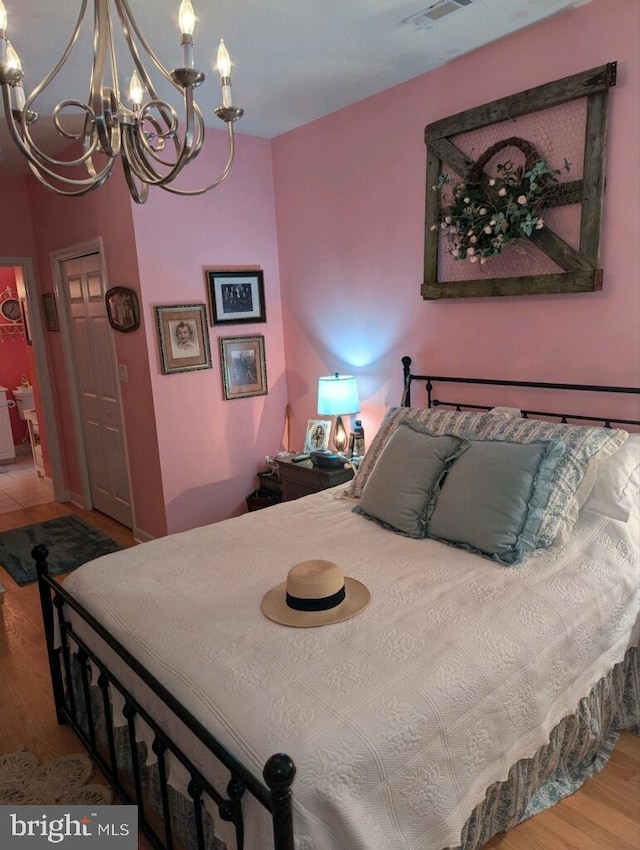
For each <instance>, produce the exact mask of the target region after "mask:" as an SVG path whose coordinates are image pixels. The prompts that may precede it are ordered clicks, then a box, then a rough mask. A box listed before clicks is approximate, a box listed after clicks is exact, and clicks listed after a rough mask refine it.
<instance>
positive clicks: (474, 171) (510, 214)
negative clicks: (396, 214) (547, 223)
mask: <svg viewBox="0 0 640 850" xmlns="http://www.w3.org/2000/svg"><path fill="white" fill-rule="evenodd" d="M509 147H515V148H518V149H519V150H520V151H521V152H522V153H523V154H524V157H525V159H524V164H523V165H515V164H514V162H513V160H506V161H505V162H502V163H498V165H497V166H496V176H495V177H488V176H487V175H486V174H483V169H484V167H485V166H486V165H487V163H488V162H489V161H490V160H491V159H492V158H493V157H494V156H495V155H496V154H497V153H498V152H499V151H501V150H503V149H504V148H509ZM570 168H571V163H570V162H567V160H566V159H565V161H564V170H565V171H569V169H570ZM560 173H561V170H560V169H555V170H551V169H550V168H549V167H548V166H547V164H546V162H545V161H544V160H543V159H541V158H540V156H539V155H538V152H537V150H536V148H535V146H534V145H533V144H532V143H531V142H528V141H526V140H525V139H520V138H518V137H517V136H511V137H509V138H508V139H503V140H502V141H500V142H496V144H494V145H492V146H491V147H490V148H487V150H486V151H485V152H484V153H483V154H482V155H481V156H480V157H479V158H478V161H477V162H476V163H474V165H473V166H472V167H471V168H470V169H469V171H468V173H467V177H466V179H465V180H464V181H462V182H460V183H454V181H453V178H452V177H451V175H450V174H442V175H441V176H440V178H439V179H438V182H437V184H436V185H435V186H433V187H432V188H433V189H434V191H441V190H442V189H443V187H444V186H445V185H448V184H453V185H452V190H451V201H450V203H449V205H448V206H447V207H445V209H444V210H443V215H442V218H441V219H440V222H439V225H438V224H433V225H431V230H438V229H440V230H442V231H443V232H444V233H446V236H447V238H448V241H449V248H448V250H449V253H450V254H451V255H452V257H454V258H455V259H456V260H469V261H470V262H472V263H476V262H478V261H479V262H480V263H486V261H487V259H488V258H489V257H494V256H496V255H497V254H500V253H501V252H502V249H503V248H504V247H505V245H508V244H509V243H510V242H513V241H514V240H516V239H520V238H522V237H529V236H531V234H532V233H533V231H534V230H540V229H541V228H543V227H544V221H543V219H542V215H541V208H542V207H543V205H544V201H545V198H546V196H547V195H548V194H549V190H550V188H551V187H552V186H555V185H557V184H558V181H557V180H556V178H555V177H554V175H555V174H560Z"/></svg>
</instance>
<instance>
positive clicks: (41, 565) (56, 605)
mask: <svg viewBox="0 0 640 850" xmlns="http://www.w3.org/2000/svg"><path fill="white" fill-rule="evenodd" d="M402 367H403V377H404V381H403V384H404V392H403V397H402V405H403V406H406V407H409V406H410V405H411V385H412V383H413V382H414V381H418V382H421V381H423V382H425V385H426V391H427V403H428V407H436V406H447V407H454V408H455V409H457V410H461V409H463V408H464V409H476V410H489V409H490V407H489V406H488V405H487V406H485V405H476V404H467V403H465V402H449V401H440V400H439V399H436V398H434V397H433V384H434V382H437V383H447V384H482V385H487V386H494V387H528V388H542V389H553V390H581V391H590V392H599V393H601V392H607V393H630V394H640V388H637V387H609V386H597V385H596V386H593V385H581V384H562V383H560V384H553V383H543V382H539V381H505V380H493V379H484V378H457V377H450V376H449V377H448V376H444V377H439V376H434V375H431V376H429V375H417V374H412V372H411V358H410V357H408V356H406V357H403V358H402ZM522 413H523V415H524V416H533V415H536V416H555V417H558V418H560V419H561V421H562V422H566V421H567V420H569V419H578V420H583V421H587V422H599V423H604V425H605V426H606V427H611V423H615V424H619V425H633V426H640V419H614V418H610V417H606V418H605V417H597V416H582V415H579V414H563V413H547V412H544V411H534V410H523V411H522ZM48 554H49V553H48V550H47V548H46V546H43V545H38V546H36V547H35V548H34V550H33V552H32V555H33V557H34V559H35V561H36V567H37V572H38V584H39V590H40V602H41V606H42V614H43V621H44V629H45V638H46V645H47V652H48V658H49V667H50V672H51V681H52V686H53V696H54V702H55V710H56V716H57V719H58V722H59V723H61V724H64V723H69V724H70V725H71V727H72V728H73V729H74V731H75V733H76V734H77V735H78V737H79V738H80V740H81V741H82V743H83V744H84V746H85V747H86V748H87V749H88V750H89V752H90V753H91V755H92V757H93V758H94V759H95V760H96V762H97V764H98V765H99V766H100V768H101V770H102V771H103V772H104V774H105V775H106V776H107V778H108V779H109V781H110V782H111V784H112V786H113V788H114V790H115V792H116V793H117V794H118V796H119V797H120V798H121V799H122V800H123V802H125V803H130V804H135V805H137V806H138V812H139V824H140V827H141V829H142V830H143V832H144V833H145V835H146V836H147V837H148V838H149V840H150V841H151V843H152V844H153V846H154V847H156V848H164V850H174V847H175V846H176V844H177V839H176V836H175V835H174V830H173V828H172V817H171V813H170V804H169V783H168V775H167V765H166V758H167V753H171V754H173V755H174V756H175V757H176V758H177V759H178V760H179V761H180V762H181V764H182V765H183V766H184V767H185V768H186V769H187V771H188V772H189V775H190V777H191V781H190V783H189V786H188V793H189V796H190V798H191V804H192V807H193V820H194V822H195V833H196V844H197V848H198V850H207V845H206V830H205V813H204V803H203V795H204V794H206V795H208V796H209V797H210V799H211V800H212V801H213V802H214V803H215V805H216V806H217V810H218V813H219V816H220V818H221V819H222V820H224V821H227V822H230V823H231V824H232V826H233V829H234V830H235V840H236V846H237V850H243V848H244V821H243V812H242V800H243V797H244V795H245V792H248V793H249V794H251V795H252V796H253V797H254V798H255V799H256V800H257V801H258V802H259V803H260V804H261V805H262V806H263V807H264V808H265V809H266V811H267V812H268V813H269V814H270V815H271V818H272V823H273V838H274V847H275V850H293V847H294V843H293V822H292V784H293V781H294V777H295V772H296V769H295V766H294V764H293V761H292V760H291V758H289V756H287V755H285V754H283V753H278V754H275V755H273V756H271V758H269V759H268V760H267V762H266V764H265V766H264V770H263V778H264V781H265V783H266V784H263V783H262V782H260V781H259V780H258V779H257V778H256V777H255V776H254V775H253V773H251V772H250V771H249V770H248V769H247V768H246V767H245V766H244V765H243V764H242V763H241V762H240V761H238V759H237V758H236V757H235V756H234V755H233V754H232V753H231V752H229V750H228V749H227V748H226V747H225V746H224V745H223V744H222V743H221V742H220V741H218V740H217V739H216V738H215V737H214V736H213V735H212V734H211V733H210V732H209V731H208V730H207V729H206V728H205V727H204V726H203V725H202V724H201V723H200V722H199V721H198V720H197V718H195V717H194V716H193V715H192V714H191V713H190V712H189V711H188V710H187V709H186V708H184V706H183V705H182V704H181V703H180V702H179V701H178V700H177V699H176V698H175V697H174V696H173V695H172V694H171V693H170V692H169V691H168V690H167V689H166V688H165V687H164V686H163V685H162V684H161V683H160V682H159V681H158V680H157V679H156V678H155V677H154V676H153V675H152V674H151V673H150V672H149V671H148V670H147V669H146V668H145V667H144V666H143V665H142V664H140V662H139V661H137V660H136V658H135V657H134V656H133V655H131V653H130V652H129V651H128V650H127V649H126V648H125V647H124V646H122V644H120V643H119V642H118V641H117V640H116V639H115V638H114V637H112V635H110V634H109V633H108V631H107V630H106V629H105V628H104V626H102V625H101V624H100V623H99V622H98V621H97V620H96V619H95V617H93V616H92V615H91V614H90V613H89V612H88V611H87V610H86V609H85V608H84V607H83V606H82V605H80V604H79V603H78V602H77V601H76V600H75V599H74V598H73V596H72V595H71V594H69V593H68V592H67V591H65V590H64V588H63V586H62V585H61V584H60V583H59V582H57V581H55V579H53V578H51V577H50V576H49V573H48V564H47V557H48ZM66 606H68V607H69V608H70V609H72V610H73V611H74V612H75V614H76V615H77V616H79V617H80V618H81V619H82V620H83V621H84V622H85V623H86V624H87V625H88V626H89V628H90V629H91V631H92V632H93V633H94V634H96V635H98V637H99V638H100V639H101V640H102V641H104V643H105V644H106V645H107V646H108V647H110V649H111V650H112V651H114V652H115V653H116V654H117V655H118V656H119V658H121V659H122V660H123V661H124V662H125V664H126V665H127V666H128V668H129V669H130V670H132V671H133V672H134V673H135V675H136V676H137V677H138V678H139V679H140V680H141V681H142V682H143V683H144V684H145V685H146V686H147V687H148V688H149V689H150V690H151V691H152V692H153V693H154V694H155V695H156V696H157V697H158V698H159V699H160V700H161V701H162V703H164V705H165V706H167V707H168V708H169V709H170V710H171V711H172V712H173V714H174V715H175V716H176V717H177V718H178V719H179V720H180V721H181V722H182V723H183V725H184V727H185V728H186V729H187V730H188V731H189V732H190V733H192V734H193V735H195V736H196V738H197V739H198V740H199V741H200V742H201V743H202V744H204V746H205V747H206V748H207V751H208V753H209V754H210V755H211V757H212V758H213V759H215V760H217V761H218V762H219V763H220V764H222V765H223V766H224V767H225V768H226V770H227V771H228V774H229V781H228V783H227V786H226V791H225V792H224V793H221V792H220V791H219V790H218V789H216V788H215V787H213V785H212V784H211V783H210V782H209V781H208V780H207V779H206V778H205V777H204V776H203V775H202V773H201V771H200V770H199V769H198V768H197V767H196V766H195V765H194V764H193V763H192V761H191V760H190V759H189V758H188V757H187V756H186V755H185V754H184V753H183V752H182V751H181V750H180V749H179V747H178V746H177V745H176V744H175V742H173V741H172V740H171V739H170V738H169V737H168V735H167V734H166V732H165V731H164V730H163V729H162V728H161V726H160V725H159V724H158V723H157V722H156V721H155V720H154V719H153V718H152V717H151V715H150V714H149V713H148V711H147V710H146V709H145V708H144V707H143V706H142V705H140V703H139V701H138V700H137V699H136V698H135V697H134V696H133V695H132V694H131V693H130V691H129V690H128V689H127V688H126V687H125V686H124V685H123V684H122V682H120V681H119V680H118V679H117V677H116V676H115V675H114V674H113V673H112V672H111V671H110V670H109V669H108V668H107V666H106V664H105V662H104V661H102V660H101V659H100V658H99V657H98V655H96V653H95V652H94V651H93V650H92V649H91V647H90V646H89V645H88V644H87V642H86V641H85V640H84V639H83V638H82V636H80V635H79V634H78V633H77V631H76V630H75V629H74V627H73V625H72V623H71V622H70V621H69V619H68V618H67V616H66V615H65V609H66ZM56 628H57V631H58V632H59V635H56ZM70 642H73V643H74V644H75V646H76V647H77V650H72V648H71V646H70ZM72 656H75V661H73V659H72ZM72 661H73V663H76V664H77V665H79V668H80V675H81V686H80V687H79V688H78V687H77V686H74V683H73V676H72ZM90 664H93V665H95V666H96V667H97V668H98V669H99V671H100V675H99V677H98V690H99V691H100V697H99V701H100V706H101V711H102V717H103V719H104V726H105V727H106V739H107V740H106V746H105V743H104V741H103V742H101V741H99V740H98V735H97V732H96V718H95V717H94V708H92V698H91V681H90V669H91V668H90ZM110 688H115V689H116V690H117V691H119V692H120V694H121V695H122V697H123V699H124V709H123V714H124V716H125V719H126V721H127V738H128V748H129V758H130V765H131V772H132V777H131V776H127V775H126V773H125V772H124V771H123V769H122V765H121V764H119V763H118V757H117V754H116V743H115V738H114V730H113V724H112V706H111V699H110ZM78 690H79V691H80V693H79V694H78V693H77V691H78ZM78 697H80V698H81V699H82V702H83V705H82V706H78V705H77V699H78ZM136 717H140V718H141V719H142V720H143V721H144V723H145V724H146V725H147V726H148V727H149V728H150V729H151V730H152V732H153V735H154V741H153V745H152V749H153V752H154V753H155V755H156V756H157V759H158V778H159V786H160V796H161V812H159V817H158V813H156V816H155V818H154V814H153V812H151V811H149V808H150V806H149V801H148V799H147V797H146V796H145V793H144V788H143V782H142V777H141V769H140V765H139V761H138V757H137V741H136V732H135V720H136ZM82 718H83V719H84V722H82ZM158 819H160V820H161V822H162V824H163V829H162V830H161V829H158V828H156V826H155V825H154V824H155V822H156V821H157V820H158ZM160 832H163V833H164V834H163V835H161V834H160ZM252 850H253V848H252ZM256 850H257V849H256Z"/></svg>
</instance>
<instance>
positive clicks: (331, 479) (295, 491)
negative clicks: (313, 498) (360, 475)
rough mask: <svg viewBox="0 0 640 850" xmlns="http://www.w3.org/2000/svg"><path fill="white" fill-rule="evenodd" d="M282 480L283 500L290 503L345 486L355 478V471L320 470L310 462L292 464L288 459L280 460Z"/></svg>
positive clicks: (349, 468) (346, 469) (348, 468)
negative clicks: (321, 491) (303, 497)
mask: <svg viewBox="0 0 640 850" xmlns="http://www.w3.org/2000/svg"><path fill="white" fill-rule="evenodd" d="M278 467H279V468H280V478H281V479H282V500H283V501H284V502H290V501H291V500H292V499H299V498H300V497H301V496H308V495H309V493H318V492H319V491H320V490H326V489H327V488H328V487H335V486H336V485H337V484H344V483H346V482H347V481H351V479H352V478H353V469H351V467H346V468H345V469H319V468H318V467H317V466H314V465H313V464H312V463H311V461H310V460H303V461H301V462H300V463H292V462H291V461H290V460H288V459H287V458H278Z"/></svg>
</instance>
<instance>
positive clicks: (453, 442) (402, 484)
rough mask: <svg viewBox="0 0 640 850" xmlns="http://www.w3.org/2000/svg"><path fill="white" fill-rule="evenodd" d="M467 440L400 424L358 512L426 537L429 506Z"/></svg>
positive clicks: (377, 463)
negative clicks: (426, 432)
mask: <svg viewBox="0 0 640 850" xmlns="http://www.w3.org/2000/svg"><path fill="white" fill-rule="evenodd" d="M464 445H466V441H464V440H462V439H460V438H459V437H450V436H442V437H434V436H432V435H430V434H421V433H418V432H417V431H414V430H413V429H412V428H410V427H407V426H405V425H400V426H399V427H398V428H397V430H396V431H395V432H394V433H393V434H392V436H391V437H390V439H389V441H388V442H387V444H386V445H385V447H384V449H383V451H382V453H381V454H380V457H379V458H378V460H377V462H376V465H375V466H374V468H373V470H372V471H371V474H370V475H369V477H368V479H367V483H366V484H365V487H364V490H363V491H362V496H361V498H360V502H359V503H358V505H357V506H356V507H355V508H354V509H353V510H354V511H355V513H358V514H361V515H364V516H366V517H367V518H369V519H373V520H375V521H376V522H378V523H380V524H381V525H383V526H384V527H385V528H391V529H393V530H394V531H398V532H400V533H402V534H405V535H407V536H408V537H424V536H425V531H426V514H427V507H428V505H429V503H430V501H431V500H432V497H433V494H434V492H435V491H436V489H437V486H438V483H439V482H440V480H441V478H442V476H443V474H444V473H445V471H446V469H447V465H448V464H449V463H451V462H452V461H453V459H454V458H455V457H456V456H457V454H458V453H459V451H461V449H463V446H464Z"/></svg>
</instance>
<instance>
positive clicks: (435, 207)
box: [422, 62, 617, 300]
mask: <svg viewBox="0 0 640 850" xmlns="http://www.w3.org/2000/svg"><path fill="white" fill-rule="evenodd" d="M616 72H617V63H616V62H609V63H607V64H606V65H601V66H599V67H597V68H592V69H591V70H589V71H583V72H581V73H579V74H573V75H571V76H569V77H564V78H563V79H561V80H556V81H555V82H552V83H547V84H545V85H542V86H537V87H536V88H532V89H529V90H527V91H523V92H520V93H519V94H514V95H510V96H509V97H504V98H500V99H499V100H494V101H492V102H491V103H486V104H484V105H483V106H478V107H475V108H474V109H468V110H466V111H465V112H460V113H458V114H457V115H452V116H451V117H449V118H443V119H441V120H440V121H435V122H434V123H433V124H428V125H427V126H426V127H425V131H424V141H425V144H426V145H427V185H426V211H425V241H424V282H423V284H422V297H423V299H425V300H436V299H440V298H477V297H480V296H493V295H546V294H550V293H559V292H593V291H597V290H601V289H602V277H603V275H602V269H599V268H598V262H599V257H600V239H601V229H602V228H601V226H602V206H603V198H604V187H605V152H606V136H607V102H608V90H609V89H610V88H611V87H612V86H615V84H616ZM582 97H586V98H587V119H586V129H585V145H584V160H583V177H582V179H581V180H572V181H569V182H566V183H562V184H561V186H559V187H558V192H557V197H554V196H553V195H552V194H551V193H550V197H549V198H548V199H547V201H546V202H545V206H560V205H566V204H576V203H579V204H581V212H580V244H579V248H578V250H577V251H576V250H575V249H574V248H572V247H571V246H570V245H568V244H567V243H566V242H565V241H564V240H563V239H561V238H560V237H559V236H558V235H557V234H555V233H554V232H553V231H552V230H551V229H550V228H549V227H543V228H542V229H541V230H534V232H533V233H532V235H531V236H530V237H529V239H530V241H531V242H533V243H534V244H535V245H536V246H537V247H538V248H540V249H541V250H542V251H544V253H545V254H546V255H547V256H548V257H549V258H550V259H551V260H553V262H555V263H556V264H557V265H558V266H560V268H562V269H563V271H562V272H558V273H555V274H541V275H524V276H518V277H501V278H491V279H487V278H479V279H474V280H456V281H450V282H446V281H440V280H438V240H439V228H437V229H435V230H431V226H432V225H434V224H435V225H438V223H439V221H440V216H441V196H440V192H434V191H433V188H432V187H433V186H435V185H436V184H437V183H438V179H439V177H440V175H441V173H442V167H443V164H444V165H446V166H447V168H449V169H451V170H453V171H454V172H455V173H456V174H458V175H459V176H460V177H462V178H464V177H465V176H466V174H467V172H468V171H469V169H470V168H471V167H472V166H473V165H474V162H473V161H472V160H471V159H470V158H469V157H468V156H467V155H466V154H464V153H463V152H462V151H461V150H460V149H459V148H457V147H456V146H455V144H454V143H453V141H452V137H455V136H458V135H460V134H461V133H467V132H469V131H471V130H477V129H479V128H481V127H487V126H489V125H491V124H497V123H499V122H501V121H507V120H510V119H515V118H518V117H519V116H521V115H527V114H529V113H531V112H538V111H540V110H542V109H548V108H550V107H552V106H559V105H560V104H562V103H567V102H569V101H572V100H577V99H579V98H582Z"/></svg>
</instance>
